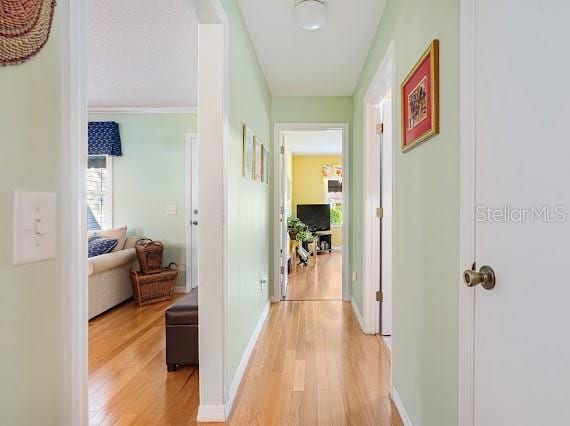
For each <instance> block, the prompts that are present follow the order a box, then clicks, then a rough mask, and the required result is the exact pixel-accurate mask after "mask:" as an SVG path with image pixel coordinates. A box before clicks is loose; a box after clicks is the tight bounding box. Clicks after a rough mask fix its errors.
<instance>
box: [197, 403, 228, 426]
mask: <svg viewBox="0 0 570 426" xmlns="http://www.w3.org/2000/svg"><path fill="white" fill-rule="evenodd" d="M197 421H199V422H204V423H214V422H215V423H222V422H225V421H226V410H225V406H224V405H200V406H199V407H198V418H197Z"/></svg>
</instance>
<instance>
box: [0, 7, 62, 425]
mask: <svg viewBox="0 0 570 426" xmlns="http://www.w3.org/2000/svg"><path fill="white" fill-rule="evenodd" d="M58 22H59V20H58V14H57V12H56V18H55V22H54V27H53V30H52V33H51V35H50V39H49V41H48V43H47V44H46V46H45V47H44V49H42V51H41V52H40V53H39V54H38V55H37V56H36V57H34V58H33V59H31V60H30V61H28V62H26V63H25V64H22V65H16V66H9V67H0V132H1V133H0V149H1V151H2V154H1V155H0V285H1V287H2V296H1V297H0V342H2V343H1V346H2V348H1V349H0V424H1V425H11V426H12V425H22V426H24V425H54V426H55V425H61V424H63V403H62V402H63V379H62V372H63V368H62V366H63V364H62V357H63V351H62V335H61V325H62V324H61V307H62V288H61V284H60V283H61V271H60V259H59V258H58V259H55V260H49V261H44V262H39V263H32V264H28V265H21V266H11V263H12V191H13V190H20V191H48V192H57V193H58V197H59V198H58V203H59V205H58V212H61V196H60V182H59V178H60V160H61V157H60V151H61V145H60V118H61V116H60V109H59V105H60V91H59V90H60V86H59V84H60V83H59V81H60V74H59V71H60V69H59V59H60V49H59V46H60V44H59V42H60V37H59V23H58ZM58 218H59V219H60V218H61V216H60V215H59V214H58ZM62 226H63V224H62V223H61V221H60V223H59V225H58V227H59V228H58V229H59V231H58V233H57V237H58V241H60V242H61V236H62V233H61V229H62ZM60 255H61V248H58V257H59V256H60Z"/></svg>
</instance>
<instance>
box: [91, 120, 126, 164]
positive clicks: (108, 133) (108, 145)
mask: <svg viewBox="0 0 570 426" xmlns="http://www.w3.org/2000/svg"><path fill="white" fill-rule="evenodd" d="M87 136H88V141H89V149H88V153H89V155H114V156H117V157H120V156H121V155H123V154H122V152H121V134H120V133H119V123H116V122H114V121H90V122H89V127H88V131H87Z"/></svg>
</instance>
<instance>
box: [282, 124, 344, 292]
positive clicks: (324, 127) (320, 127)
mask: <svg viewBox="0 0 570 426" xmlns="http://www.w3.org/2000/svg"><path fill="white" fill-rule="evenodd" d="M330 129H341V130H342V169H343V172H342V174H343V176H342V182H343V184H342V191H343V205H345V206H350V187H351V179H350V172H351V171H350V133H349V132H350V125H349V124H348V123H275V124H274V125H273V164H274V168H273V241H274V244H273V276H274V279H273V298H272V299H273V301H274V302H280V301H281V300H282V298H283V296H284V295H282V294H281V283H280V278H279V275H280V274H281V271H280V268H281V253H280V249H281V247H280V244H279V241H281V222H280V221H279V215H280V208H281V204H282V202H281V199H282V198H283V196H284V194H282V193H281V187H282V185H281V161H280V158H279V156H280V155H281V146H280V144H281V135H282V133H283V132H285V131H288V130H289V131H291V130H301V131H310V130H312V131H318V130H330ZM349 210H350V209H348V208H345V209H343V224H342V252H343V254H342V299H343V300H344V301H345V302H349V301H350V287H349V283H350V281H349V279H350V271H349V267H350V262H349V261H350V259H349V258H350V214H349V213H350V212H349Z"/></svg>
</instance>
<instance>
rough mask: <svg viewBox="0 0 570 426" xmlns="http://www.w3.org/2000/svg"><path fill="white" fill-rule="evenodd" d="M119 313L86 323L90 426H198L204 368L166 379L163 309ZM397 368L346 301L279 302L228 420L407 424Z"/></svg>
mask: <svg viewBox="0 0 570 426" xmlns="http://www.w3.org/2000/svg"><path fill="white" fill-rule="evenodd" d="M170 303H171V302H167V303H159V304H156V305H150V306H147V307H142V308H139V307H135V306H134V305H133V304H132V303H127V304H124V305H121V306H119V307H118V308H116V309H114V310H113V311H111V312H109V313H107V314H105V315H102V316H100V317H98V318H96V319H95V320H93V321H91V322H90V324H89V346H90V353H89V357H90V358H89V415H90V424H92V425H195V424H196V415H197V410H198V405H199V395H198V387H199V386H198V380H199V374H198V370H197V369H194V368H189V367H187V368H180V369H178V370H177V371H175V372H172V373H167V371H166V367H165V364H164V343H165V342H164V310H165V309H166V308H167V307H168V306H169V305H170ZM389 390H390V365H389V361H388V359H387V358H386V355H385V353H384V351H383V350H382V348H381V345H380V344H379V341H378V340H377V339H376V337H375V336H366V335H364V334H362V332H361V331H360V328H359V326H358V323H357V320H356V318H355V316H354V313H353V312H352V308H351V306H350V304H349V303H343V302H341V301H291V302H282V303H280V304H274V305H272V307H271V312H270V316H269V319H268V321H267V323H266V324H265V326H264V328H263V330H262V333H261V335H260V337H259V340H258V343H257V345H256V347H255V350H254V353H253V355H252V358H251V360H250V363H249V366H248V368H247V370H246V373H245V375H244V379H243V382H242V385H241V387H240V390H239V392H238V396H237V399H236V402H235V404H234V410H233V413H232V415H231V418H230V420H229V424H232V425H247V426H249V425H260V426H261V425H380V426H384V425H401V424H402V423H401V420H400V418H399V416H398V414H397V412H396V410H395V408H394V406H393V404H392V403H391V401H390V398H389V395H388V394H389Z"/></svg>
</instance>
